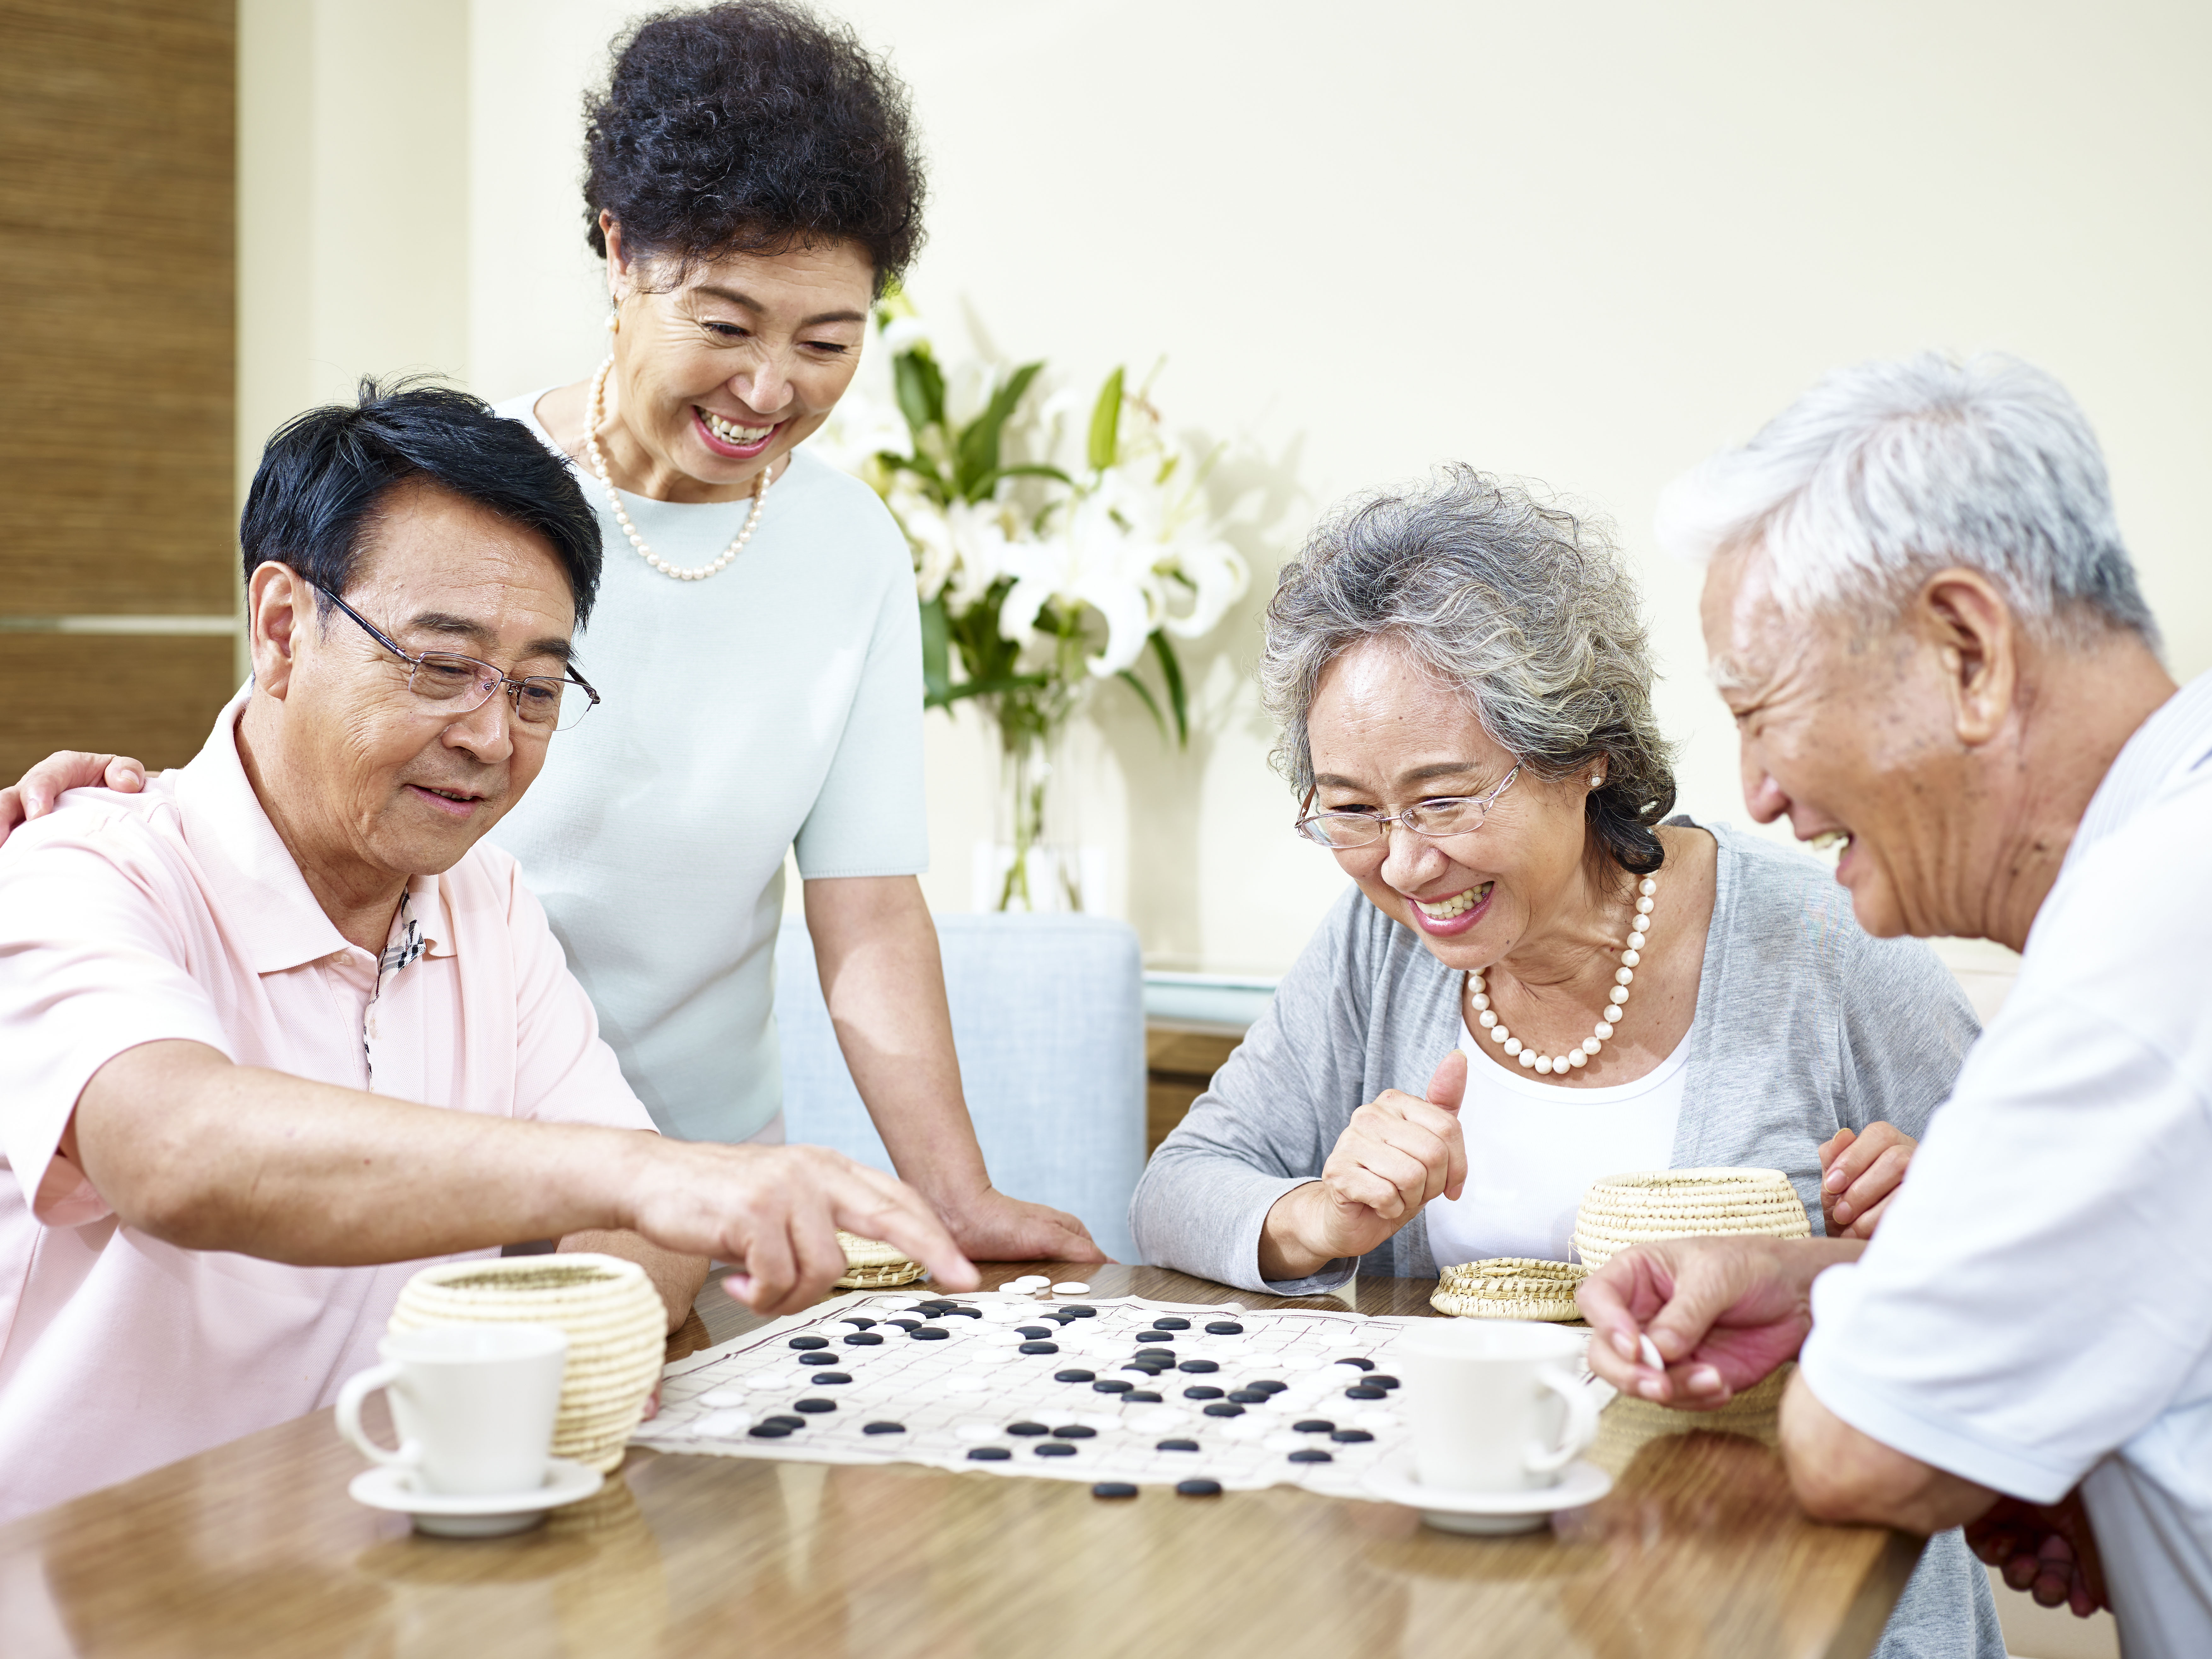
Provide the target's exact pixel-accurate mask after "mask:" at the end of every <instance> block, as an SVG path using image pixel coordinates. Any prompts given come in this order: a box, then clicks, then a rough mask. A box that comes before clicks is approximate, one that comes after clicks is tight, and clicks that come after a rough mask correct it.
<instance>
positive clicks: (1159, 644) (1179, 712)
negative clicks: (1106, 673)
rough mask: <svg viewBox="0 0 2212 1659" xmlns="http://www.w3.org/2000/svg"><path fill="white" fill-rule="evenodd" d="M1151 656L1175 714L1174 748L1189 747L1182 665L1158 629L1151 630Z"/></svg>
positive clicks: (1188, 723) (1188, 722) (1188, 727)
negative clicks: (1157, 664) (1155, 661)
mask: <svg viewBox="0 0 2212 1659" xmlns="http://www.w3.org/2000/svg"><path fill="white" fill-rule="evenodd" d="M1152 654H1153V655H1154V656H1156V657H1158V659H1160V678H1162V679H1164V680H1165V681H1166V682H1167V683H1168V708H1170V710H1171V711H1173V713H1174V714H1175V728H1176V748H1178V749H1188V748H1189V747H1190V704H1189V702H1188V699H1187V698H1186V697H1185V696H1184V693H1183V687H1182V664H1181V663H1179V662H1177V661H1176V653H1175V647H1173V646H1172V645H1170V644H1169V643H1168V636H1167V635H1166V634H1165V633H1164V631H1162V630H1161V629H1157V628H1155V629H1153V630H1152Z"/></svg>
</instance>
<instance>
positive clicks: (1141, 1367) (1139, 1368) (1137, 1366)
mask: <svg viewBox="0 0 2212 1659" xmlns="http://www.w3.org/2000/svg"><path fill="white" fill-rule="evenodd" d="M1121 1369H1122V1370H1125V1371H1134V1372H1136V1373H1137V1375H1138V1376H1158V1375H1159V1374H1160V1373H1161V1372H1162V1371H1171V1370H1174V1369H1175V1367H1174V1366H1172V1365H1154V1364H1148V1363H1147V1362H1146V1361H1145V1360H1142V1359H1132V1360H1131V1361H1130V1362H1129V1363H1128V1364H1126V1365H1124V1366H1122V1367H1121Z"/></svg>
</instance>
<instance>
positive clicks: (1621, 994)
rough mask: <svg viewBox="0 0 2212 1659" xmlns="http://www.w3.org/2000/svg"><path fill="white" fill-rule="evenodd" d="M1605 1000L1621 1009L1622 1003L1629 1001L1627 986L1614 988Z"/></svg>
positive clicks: (1608, 992) (1606, 995)
mask: <svg viewBox="0 0 2212 1659" xmlns="http://www.w3.org/2000/svg"><path fill="white" fill-rule="evenodd" d="M1605 1000H1607V1002H1610V1003H1612V1004H1613V1006H1615V1007H1619V1006H1620V1005H1621V1004H1622V1003H1624V1002H1626V1001H1627V1000H1628V987H1626V985H1616V986H1614V987H1613V989H1611V990H1610V991H1607V993H1606V994H1605Z"/></svg>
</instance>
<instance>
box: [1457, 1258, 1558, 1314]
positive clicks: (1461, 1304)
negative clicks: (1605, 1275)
mask: <svg viewBox="0 0 2212 1659" xmlns="http://www.w3.org/2000/svg"><path fill="white" fill-rule="evenodd" d="M1584 1272H1585V1270H1584V1269H1583V1268H1581V1267H1577V1266H1576V1265H1575V1264H1574V1263H1573V1262H1571V1261H1535V1260H1534V1259H1533V1258H1531V1257H1528V1256H1521V1255H1500V1256H1492V1257H1491V1258H1490V1259H1489V1260H1488V1261H1462V1262H1458V1263H1456V1264H1455V1265H1454V1266H1452V1267H1446V1268H1445V1269H1444V1270H1443V1272H1441V1273H1438V1274H1437V1288H1436V1291H1435V1292H1434V1293H1433V1294H1432V1295H1431V1296H1430V1297H1429V1305H1430V1306H1431V1307H1432V1308H1434V1309H1435V1310H1437V1312H1438V1313H1440V1314H1451V1315H1454V1316H1457V1317H1459V1318H1461V1319H1550V1320H1566V1319H1580V1318H1581V1317H1582V1316H1583V1310H1581V1309H1580V1308H1578V1307H1577V1306H1576V1305H1575V1286H1576V1285H1579V1284H1581V1283H1582V1281H1583V1273H1584Z"/></svg>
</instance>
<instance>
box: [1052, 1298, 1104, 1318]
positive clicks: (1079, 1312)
mask: <svg viewBox="0 0 2212 1659" xmlns="http://www.w3.org/2000/svg"><path fill="white" fill-rule="evenodd" d="M1059 1311H1060V1317H1061V1318H1062V1319H1096V1318H1097V1317H1098V1310H1097V1309H1096V1308H1086V1307H1085V1306H1084V1305H1083V1304H1081V1303H1080V1302H1064V1303H1062V1304H1060V1310H1059Z"/></svg>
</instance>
